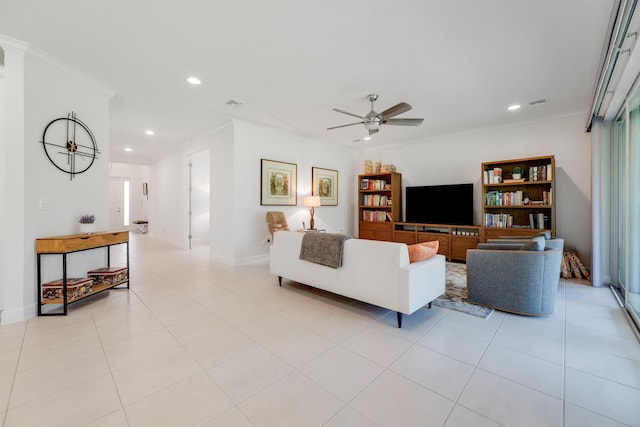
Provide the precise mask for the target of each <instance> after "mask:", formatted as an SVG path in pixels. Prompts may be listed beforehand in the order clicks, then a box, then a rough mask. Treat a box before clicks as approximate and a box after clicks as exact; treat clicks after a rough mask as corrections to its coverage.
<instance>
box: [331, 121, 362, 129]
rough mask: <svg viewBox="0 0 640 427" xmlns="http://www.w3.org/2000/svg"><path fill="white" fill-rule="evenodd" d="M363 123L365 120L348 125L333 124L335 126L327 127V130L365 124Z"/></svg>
mask: <svg viewBox="0 0 640 427" xmlns="http://www.w3.org/2000/svg"><path fill="white" fill-rule="evenodd" d="M363 123H364V122H357V123H349V124H348V125H340V126H333V127H330V128H327V130H331V129H338V128H344V127H347V126H353V125H361V124H363Z"/></svg>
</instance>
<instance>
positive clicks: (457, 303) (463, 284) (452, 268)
mask: <svg viewBox="0 0 640 427" xmlns="http://www.w3.org/2000/svg"><path fill="white" fill-rule="evenodd" d="M466 299H467V266H466V265H465V264H460V263H457V262H447V268H446V274H445V293H444V295H440V296H439V297H438V298H436V299H435V300H433V301H432V304H433V305H435V306H438V307H442V308H448V309H449V310H456V311H460V312H462V313H466V314H471V315H473V316H478V317H482V318H483V319H486V318H487V317H489V316H491V313H493V308H489V307H482V306H480V305H475V304H471V303H468V302H467V300H466Z"/></svg>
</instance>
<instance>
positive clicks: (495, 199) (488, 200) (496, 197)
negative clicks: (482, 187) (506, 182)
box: [484, 190, 524, 206]
mask: <svg viewBox="0 0 640 427" xmlns="http://www.w3.org/2000/svg"><path fill="white" fill-rule="evenodd" d="M484 199H485V200H484V202H485V205H486V206H522V204H523V200H524V199H523V193H522V191H521V190H518V191H507V192H502V191H488V192H487V193H486V194H485V195H484Z"/></svg>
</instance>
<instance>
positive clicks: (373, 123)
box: [327, 93, 424, 135]
mask: <svg viewBox="0 0 640 427" xmlns="http://www.w3.org/2000/svg"><path fill="white" fill-rule="evenodd" d="M367 98H369V102H371V111H369V114H367V115H366V116H364V117H362V116H359V115H357V114H353V113H349V112H348V111H344V110H340V109H339V108H334V109H333V111H337V112H338V113H342V114H347V115H349V116H353V117H357V118H359V119H362V121H361V122H356V123H349V124H347V125H341V126H333V127H330V128H327V130H331V129H338V128H343V127H346V126H353V125H359V124H363V125H364V127H365V128H366V129H367V130H368V131H369V135H373V134H374V133H376V132H378V131H379V130H380V126H381V125H394V126H420V124H422V121H423V120H424V119H392V117H395V116H397V115H398V114H402V113H406V112H407V111H409V110H411V105H409V104H407V103H406V102H401V103H399V104H397V105H394V106H393V107H391V108H387V109H386V110H384V111H383V112H382V113H376V111H375V110H374V109H373V103H374V102H375V100H376V99H378V95H377V94H375V93H372V94H370V95H368V96H367Z"/></svg>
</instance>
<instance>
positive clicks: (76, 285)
mask: <svg viewBox="0 0 640 427" xmlns="http://www.w3.org/2000/svg"><path fill="white" fill-rule="evenodd" d="M92 287H93V279H91V278H86V277H84V278H71V279H67V301H70V300H74V299H77V298H80V297H81V296H83V295H86V294H88V293H90V292H91V289H92ZM62 288H63V284H62V279H60V280H55V281H53V282H48V283H43V284H42V299H43V301H48V300H62V298H63V294H62Z"/></svg>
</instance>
